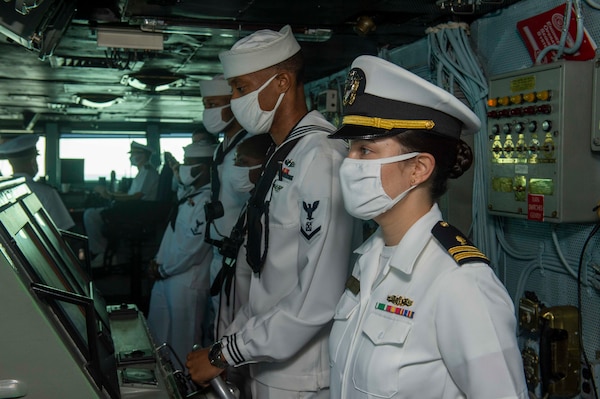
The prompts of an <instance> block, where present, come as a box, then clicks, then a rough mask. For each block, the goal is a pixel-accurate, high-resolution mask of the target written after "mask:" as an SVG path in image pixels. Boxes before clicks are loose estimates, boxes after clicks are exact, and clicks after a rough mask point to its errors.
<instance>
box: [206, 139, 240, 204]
mask: <svg viewBox="0 0 600 399" xmlns="http://www.w3.org/2000/svg"><path fill="white" fill-rule="evenodd" d="M247 134H248V132H247V131H245V130H241V131H239V132H238V133H237V134H236V135H235V136H234V137H233V141H232V142H231V143H229V145H228V146H227V148H225V149H223V143H221V144H220V145H219V147H217V152H216V153H215V157H214V159H213V163H212V165H211V167H210V188H211V201H213V202H217V201H218V200H219V191H220V190H221V181H220V179H219V170H218V168H217V167H218V166H219V165H221V164H222V163H223V160H224V159H225V156H226V155H227V154H229V153H230V152H231V150H233V149H234V148H235V147H236V146H237V145H238V144H239V142H240V141H242V139H243V138H244V137H246V135H247Z"/></svg>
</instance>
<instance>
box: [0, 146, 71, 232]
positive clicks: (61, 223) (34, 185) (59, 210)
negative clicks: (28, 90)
mask: <svg viewBox="0 0 600 399" xmlns="http://www.w3.org/2000/svg"><path fill="white" fill-rule="evenodd" d="M39 137H40V136H39V135H37V134H26V135H20V136H17V137H15V138H13V139H10V140H7V141H5V142H3V143H2V144H1V145H0V158H1V159H8V160H9V161H10V162H11V164H12V161H18V159H19V158H22V159H23V160H31V161H32V162H34V159H35V158H36V157H37V149H36V144H37V142H38V140H39ZM11 160H12V161H11ZM30 166H31V167H30V168H27V169H25V170H23V169H21V168H22V166H16V168H17V170H14V169H13V176H14V177H24V178H25V183H26V184H27V186H28V187H29V189H30V190H31V191H32V192H33V193H34V194H35V195H36V196H37V197H38V199H39V200H40V202H41V203H42V205H43V206H44V209H45V210H46V211H47V212H48V215H49V216H50V218H51V219H52V221H53V222H54V224H55V225H56V226H57V227H58V228H59V229H63V230H68V229H70V228H71V227H73V226H75V222H74V221H73V218H72V217H71V214H70V213H69V211H68V210H67V208H66V207H65V204H64V203H63V201H62V199H61V198H60V195H59V194H58V192H57V191H56V190H55V189H54V188H53V187H52V186H50V185H48V184H45V183H40V182H36V181H34V180H33V178H34V177H35V176H32V175H31V173H37V169H36V170H33V167H32V166H33V164H31V165H30ZM13 168H15V166H14V165H13Z"/></svg>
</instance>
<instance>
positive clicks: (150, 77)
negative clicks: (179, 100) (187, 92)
mask: <svg viewBox="0 0 600 399" xmlns="http://www.w3.org/2000/svg"><path fill="white" fill-rule="evenodd" d="M121 84H123V85H128V86H131V87H133V88H135V89H138V90H145V91H152V92H159V91H165V90H167V89H170V88H172V87H181V86H183V85H184V84H185V76H184V75H177V74H172V73H170V72H161V71H146V72H138V73H132V74H130V75H124V76H123V77H122V78H121Z"/></svg>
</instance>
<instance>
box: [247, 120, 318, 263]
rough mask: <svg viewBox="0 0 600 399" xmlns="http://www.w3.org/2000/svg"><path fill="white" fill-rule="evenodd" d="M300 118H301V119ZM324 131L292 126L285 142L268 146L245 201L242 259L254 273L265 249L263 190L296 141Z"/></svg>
mask: <svg viewBox="0 0 600 399" xmlns="http://www.w3.org/2000/svg"><path fill="white" fill-rule="evenodd" d="M303 119H304V118H303ZM315 130H325V128H323V127H322V126H316V125H306V126H301V127H294V128H293V129H292V131H291V132H290V134H289V135H288V136H287V138H286V139H285V141H284V142H283V143H282V144H281V145H280V146H279V147H277V148H274V146H273V147H271V150H270V152H271V156H270V158H269V160H268V161H267V164H266V166H265V168H264V170H263V172H262V174H261V176H260V178H259V180H258V182H257V183H256V187H255V189H254V192H253V193H252V196H251V197H250V199H249V200H248V209H247V212H246V216H247V224H246V225H247V230H248V239H247V243H246V261H247V262H248V264H249V265H250V267H251V268H252V271H253V272H254V273H260V271H261V270H262V267H263V265H264V264H265V260H266V258H267V252H268V250H269V203H270V201H269V200H266V196H267V193H268V192H269V190H270V189H271V187H272V186H273V180H274V179H275V177H276V176H278V178H279V180H281V178H282V164H283V160H284V159H285V157H286V156H287V155H288V154H289V153H290V151H292V149H293V148H294V146H295V145H296V144H297V143H298V141H299V140H300V139H301V138H302V137H304V136H305V135H306V133H308V132H309V131H315ZM263 215H264V217H265V221H264V226H265V228H264V241H265V245H264V252H263V250H262V247H263V246H262V237H263V223H262V216H263Z"/></svg>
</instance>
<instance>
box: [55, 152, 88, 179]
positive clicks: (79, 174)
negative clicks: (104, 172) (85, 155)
mask: <svg viewBox="0 0 600 399" xmlns="http://www.w3.org/2000/svg"><path fill="white" fill-rule="evenodd" d="M84 164H85V160H84V159H80V158H62V159H61V160H60V182H61V183H65V184H74V185H83V183H84V182H85V178H84Z"/></svg>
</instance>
